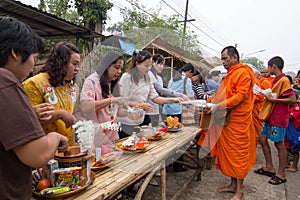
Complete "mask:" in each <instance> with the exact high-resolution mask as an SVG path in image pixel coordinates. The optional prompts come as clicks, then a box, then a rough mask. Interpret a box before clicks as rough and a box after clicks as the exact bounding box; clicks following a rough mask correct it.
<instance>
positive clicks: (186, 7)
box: [181, 0, 195, 47]
mask: <svg viewBox="0 0 300 200" xmlns="http://www.w3.org/2000/svg"><path fill="white" fill-rule="evenodd" d="M188 10H189V0H186V5H185V14H184V21H183V32H182V42H181V44H182V46H183V47H184V38H185V33H186V23H187V22H191V21H195V19H189V20H188V19H187V17H188Z"/></svg>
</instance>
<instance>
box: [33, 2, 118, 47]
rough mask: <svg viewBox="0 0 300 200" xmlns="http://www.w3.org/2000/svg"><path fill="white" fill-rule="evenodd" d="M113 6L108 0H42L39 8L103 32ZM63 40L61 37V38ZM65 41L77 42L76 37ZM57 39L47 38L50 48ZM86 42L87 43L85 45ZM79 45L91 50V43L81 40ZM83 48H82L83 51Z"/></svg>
mask: <svg viewBox="0 0 300 200" xmlns="http://www.w3.org/2000/svg"><path fill="white" fill-rule="evenodd" d="M112 7H113V4H112V3H110V2H109V1H108V0H71V1H69V0H40V4H39V8H40V9H41V10H43V11H46V12H48V13H50V14H53V15H55V16H57V17H59V18H62V19H65V20H67V21H70V22H72V23H75V24H77V25H84V26H85V27H86V28H88V29H91V30H94V31H95V32H98V33H102V24H105V21H106V20H107V18H108V16H107V11H108V10H110V9H111V8H112ZM60 41H61V39H60ZM64 41H68V42H72V43H75V39H67V40H64ZM56 42H57V40H52V39H51V40H47V41H46V43H48V44H50V45H47V47H48V49H46V50H47V51H49V49H50V48H51V47H52V46H53V45H54V44H55V43H56ZM83 44H85V45H83ZM79 46H81V47H83V46H85V47H87V48H88V51H90V50H91V43H89V44H87V43H86V42H85V41H81V40H80V41H79ZM82 50H83V49H81V51H82Z"/></svg>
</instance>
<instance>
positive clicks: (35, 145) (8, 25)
mask: <svg viewBox="0 0 300 200" xmlns="http://www.w3.org/2000/svg"><path fill="white" fill-rule="evenodd" d="M43 47H44V42H43V40H42V38H40V37H39V36H38V35H37V34H36V33H35V32H34V31H33V30H32V29H31V28H30V27H29V26H27V25H25V24H24V23H22V22H20V21H18V20H16V19H14V18H11V17H0V110H1V115H0V127H1V131H0V158H1V162H0V183H1V184H0V199H18V200H19V199H30V198H31V190H32V172H31V168H38V167H41V166H43V165H45V164H46V163H47V162H48V161H49V160H50V159H51V158H52V157H53V156H54V153H55V151H56V150H57V148H58V146H59V143H62V147H61V150H65V149H66V148H67V143H68V139H67V138H66V137H64V136H62V135H61V134H59V133H56V132H51V133H49V134H47V135H45V133H44V131H43V129H42V127H41V125H40V122H39V120H38V118H37V116H36V114H35V112H34V110H33V108H32V107H31V104H30V101H29V98H28V96H27V95H26V93H25V90H24V88H23V86H22V84H21V81H22V80H24V79H25V77H27V76H28V74H29V72H30V71H31V70H32V68H33V66H34V64H35V61H36V59H37V56H38V52H39V51H40V50H41V49H42V48H43Z"/></svg>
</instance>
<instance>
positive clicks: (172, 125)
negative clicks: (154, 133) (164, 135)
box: [166, 116, 183, 132]
mask: <svg viewBox="0 0 300 200" xmlns="http://www.w3.org/2000/svg"><path fill="white" fill-rule="evenodd" d="M166 123H167V128H168V132H178V131H181V130H182V127H183V126H182V124H181V123H180V122H179V118H178V117H172V116H168V117H167V118H166Z"/></svg>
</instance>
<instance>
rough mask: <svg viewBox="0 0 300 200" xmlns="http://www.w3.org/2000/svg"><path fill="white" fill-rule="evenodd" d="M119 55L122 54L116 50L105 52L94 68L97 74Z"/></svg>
mask: <svg viewBox="0 0 300 200" xmlns="http://www.w3.org/2000/svg"><path fill="white" fill-rule="evenodd" d="M121 56H122V54H121V53H120V52H118V51H108V52H106V53H105V54H104V56H103V58H102V60H101V62H100V65H98V67H97V69H96V71H97V73H98V74H99V75H100V74H102V73H103V72H104V71H105V70H106V69H107V68H108V66H109V65H111V64H112V63H113V62H114V61H115V60H117V59H118V58H119V57H121ZM100 76H101V75H100Z"/></svg>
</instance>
